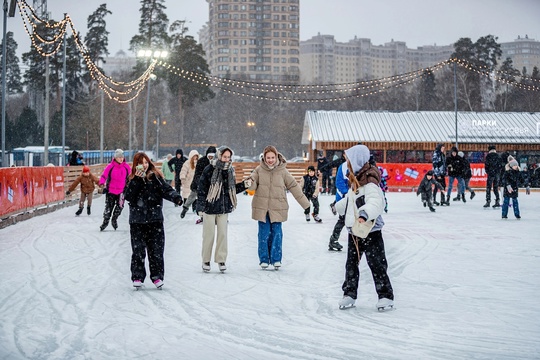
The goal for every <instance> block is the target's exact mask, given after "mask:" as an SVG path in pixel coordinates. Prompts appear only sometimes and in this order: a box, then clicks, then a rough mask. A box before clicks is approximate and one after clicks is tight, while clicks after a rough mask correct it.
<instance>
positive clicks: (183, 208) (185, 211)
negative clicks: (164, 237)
mask: <svg viewBox="0 0 540 360" xmlns="http://www.w3.org/2000/svg"><path fill="white" fill-rule="evenodd" d="M187 211H188V208H187V207H184V206H182V212H181V213H180V219H183V218H184V217H185V216H186V213H187Z"/></svg>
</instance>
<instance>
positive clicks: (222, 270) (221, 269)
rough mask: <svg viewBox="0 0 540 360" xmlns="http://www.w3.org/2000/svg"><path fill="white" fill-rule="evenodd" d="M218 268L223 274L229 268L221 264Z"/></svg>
mask: <svg viewBox="0 0 540 360" xmlns="http://www.w3.org/2000/svg"><path fill="white" fill-rule="evenodd" d="M218 267H219V271H221V272H225V270H227V266H226V265H225V263H219V264H218Z"/></svg>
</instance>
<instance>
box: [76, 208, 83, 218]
mask: <svg viewBox="0 0 540 360" xmlns="http://www.w3.org/2000/svg"><path fill="white" fill-rule="evenodd" d="M82 209H83V208H82V206H81V207H80V208H79V210H77V212H76V213H75V215H77V216H79V215H81V214H82Z"/></svg>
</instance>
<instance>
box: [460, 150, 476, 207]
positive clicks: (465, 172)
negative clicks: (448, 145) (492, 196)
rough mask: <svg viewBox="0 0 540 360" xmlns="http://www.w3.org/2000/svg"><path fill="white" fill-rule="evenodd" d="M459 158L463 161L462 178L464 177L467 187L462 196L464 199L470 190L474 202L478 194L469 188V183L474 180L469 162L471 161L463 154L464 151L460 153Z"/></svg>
mask: <svg viewBox="0 0 540 360" xmlns="http://www.w3.org/2000/svg"><path fill="white" fill-rule="evenodd" d="M458 156H459V157H461V158H462V159H463V174H462V177H463V183H464V185H465V187H464V188H463V193H462V194H461V196H462V198H465V190H469V192H470V193H471V200H472V199H473V198H474V197H475V196H476V193H475V192H474V190H473V189H472V188H471V187H470V186H469V182H470V181H471V178H472V171H471V163H470V162H469V160H467V158H466V157H465V154H464V153H463V151H458Z"/></svg>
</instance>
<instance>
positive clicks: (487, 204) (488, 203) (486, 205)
mask: <svg viewBox="0 0 540 360" xmlns="http://www.w3.org/2000/svg"><path fill="white" fill-rule="evenodd" d="M490 204H491V201H489V200H488V201H486V203H485V204H484V207H485V208H488V207H489V206H490Z"/></svg>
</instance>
